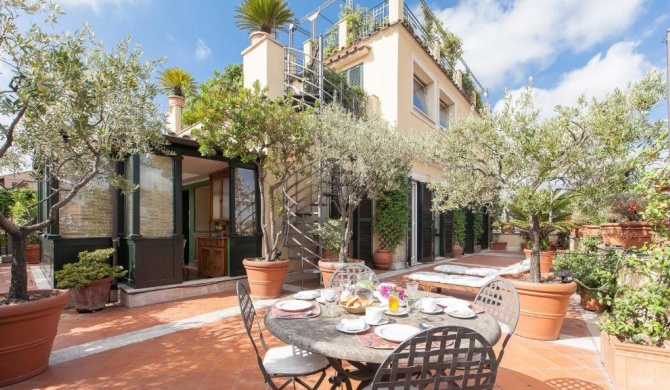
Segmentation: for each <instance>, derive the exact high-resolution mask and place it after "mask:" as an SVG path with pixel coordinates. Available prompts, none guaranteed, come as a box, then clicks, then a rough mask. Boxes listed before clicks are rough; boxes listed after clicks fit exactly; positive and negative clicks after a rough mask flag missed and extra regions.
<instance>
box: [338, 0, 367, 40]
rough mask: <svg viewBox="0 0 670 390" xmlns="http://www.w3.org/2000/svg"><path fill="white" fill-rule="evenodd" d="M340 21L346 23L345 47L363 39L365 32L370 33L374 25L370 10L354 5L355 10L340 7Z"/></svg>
mask: <svg viewBox="0 0 670 390" xmlns="http://www.w3.org/2000/svg"><path fill="white" fill-rule="evenodd" d="M340 20H344V21H346V23H347V46H349V45H351V44H352V43H354V42H356V41H357V40H359V39H361V38H363V36H364V35H365V33H366V32H369V31H372V30H373V28H374V23H375V20H374V18H373V17H372V13H371V12H370V9H368V8H363V7H361V6H360V5H356V7H355V8H354V7H348V6H344V7H342V10H341V11H340Z"/></svg>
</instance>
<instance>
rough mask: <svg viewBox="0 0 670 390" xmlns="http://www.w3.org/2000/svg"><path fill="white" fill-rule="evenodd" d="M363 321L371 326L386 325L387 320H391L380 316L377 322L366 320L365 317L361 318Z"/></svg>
mask: <svg viewBox="0 0 670 390" xmlns="http://www.w3.org/2000/svg"><path fill="white" fill-rule="evenodd" d="M363 321H365V323H366V324H368V325H372V326H379V325H386V324H388V323H389V322H391V321H389V320H388V319H387V318H382V319H380V320H379V321H378V322H368V321H367V320H366V319H365V318H363Z"/></svg>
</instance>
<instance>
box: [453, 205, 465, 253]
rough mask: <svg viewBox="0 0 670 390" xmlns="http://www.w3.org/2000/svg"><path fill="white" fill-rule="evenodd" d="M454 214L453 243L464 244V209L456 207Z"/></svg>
mask: <svg viewBox="0 0 670 390" xmlns="http://www.w3.org/2000/svg"><path fill="white" fill-rule="evenodd" d="M453 215H454V231H453V233H452V234H453V236H452V239H453V241H454V244H458V245H460V246H465V211H463V210H461V209H456V210H454V211H453Z"/></svg>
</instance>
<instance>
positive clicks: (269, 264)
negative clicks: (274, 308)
mask: <svg viewBox="0 0 670 390" xmlns="http://www.w3.org/2000/svg"><path fill="white" fill-rule="evenodd" d="M289 263H290V262H289V260H278V261H254V260H249V259H244V260H242V264H244V268H245V269H246V271H247V279H248V281H249V290H250V295H251V296H253V297H255V298H277V297H279V296H280V295H281V292H282V287H283V286H284V279H286V272H287V271H288V266H289Z"/></svg>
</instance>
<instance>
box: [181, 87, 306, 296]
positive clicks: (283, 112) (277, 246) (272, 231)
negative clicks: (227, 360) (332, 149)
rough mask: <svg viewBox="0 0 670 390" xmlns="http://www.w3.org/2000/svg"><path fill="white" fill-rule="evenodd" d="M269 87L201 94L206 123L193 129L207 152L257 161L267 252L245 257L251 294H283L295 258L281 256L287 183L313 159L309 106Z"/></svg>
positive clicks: (261, 212)
mask: <svg viewBox="0 0 670 390" xmlns="http://www.w3.org/2000/svg"><path fill="white" fill-rule="evenodd" d="M266 92H267V89H261V87H260V83H259V82H258V81H257V82H256V83H254V86H253V89H248V88H243V89H241V90H240V91H239V93H237V94H228V93H227V90H225V89H219V88H209V89H207V92H206V96H205V93H203V94H201V95H200V96H199V97H198V100H199V101H200V102H205V101H206V102H207V103H208V104H206V105H204V104H199V105H197V106H196V108H195V109H196V110H201V112H199V113H198V112H196V113H195V116H196V117H200V118H202V127H201V128H200V129H196V130H194V131H193V134H194V135H195V136H196V138H197V140H198V142H199V143H200V152H201V153H202V154H203V155H213V154H215V153H216V152H217V151H219V152H221V153H222V154H223V155H224V156H225V157H227V158H231V159H234V158H237V159H240V160H241V161H242V162H246V163H253V164H255V165H256V168H257V170H258V173H257V175H256V180H257V183H258V188H259V190H260V191H259V192H260V199H259V203H260V226H261V230H262V232H263V238H262V240H263V241H262V243H263V253H264V256H263V257H262V258H257V259H245V260H244V261H243V263H244V267H245V268H246V271H247V277H248V278H249V287H250V289H251V295H253V296H256V297H265V298H276V297H278V296H280V295H281V291H282V286H283V284H284V278H285V277H286V272H287V271H288V266H289V260H281V259H280V258H279V257H280V254H281V245H282V235H281V228H282V226H281V218H283V217H284V215H285V210H284V208H283V205H284V204H285V202H284V198H283V197H284V191H283V189H284V185H285V184H286V181H287V180H288V178H289V177H290V176H291V175H293V174H294V173H295V172H296V171H297V169H299V168H301V167H302V164H303V163H304V162H305V161H307V160H309V159H310V158H311V157H310V147H311V146H312V144H313V137H312V135H311V133H310V131H309V128H308V126H307V124H306V121H305V115H306V114H305V112H303V111H298V110H296V109H295V108H294V107H293V106H292V104H291V102H292V101H293V98H292V97H291V96H287V97H283V98H277V99H273V100H271V99H268V98H267V96H266Z"/></svg>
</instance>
